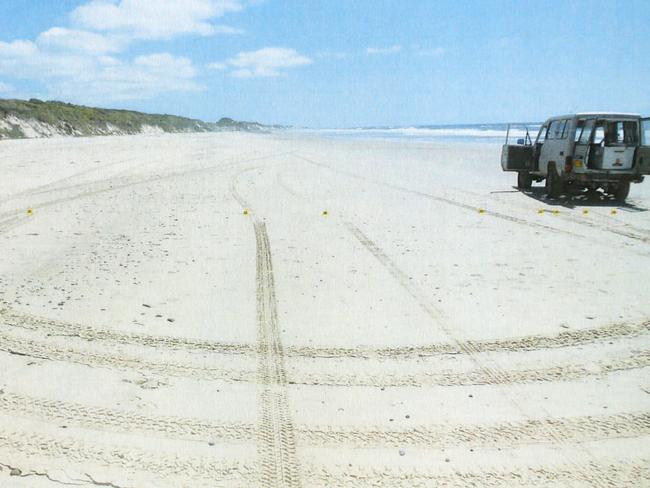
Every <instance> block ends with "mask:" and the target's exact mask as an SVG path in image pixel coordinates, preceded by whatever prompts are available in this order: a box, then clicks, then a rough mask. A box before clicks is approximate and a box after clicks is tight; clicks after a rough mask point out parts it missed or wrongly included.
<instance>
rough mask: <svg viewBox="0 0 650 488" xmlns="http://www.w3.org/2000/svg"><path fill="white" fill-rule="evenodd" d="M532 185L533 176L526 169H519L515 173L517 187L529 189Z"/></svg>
mask: <svg viewBox="0 0 650 488" xmlns="http://www.w3.org/2000/svg"><path fill="white" fill-rule="evenodd" d="M531 186H533V177H532V176H531V175H530V173H529V172H528V171H520V172H519V173H517V188H519V189H520V190H530V187H531Z"/></svg>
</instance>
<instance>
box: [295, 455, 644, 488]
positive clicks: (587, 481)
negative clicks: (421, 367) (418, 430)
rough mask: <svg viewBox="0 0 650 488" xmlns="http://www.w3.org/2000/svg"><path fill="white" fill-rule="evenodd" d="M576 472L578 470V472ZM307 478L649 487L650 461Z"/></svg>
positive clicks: (347, 472)
mask: <svg viewBox="0 0 650 488" xmlns="http://www.w3.org/2000/svg"><path fill="white" fill-rule="evenodd" d="M575 468H579V471H578V472H576V471H575ZM305 473H306V474H305V478H306V480H307V482H308V483H309V486H324V487H332V486H346V487H367V486H391V487H408V488H420V487H423V488H424V487H427V488H428V487H431V486H444V487H449V488H467V487H479V486H490V487H507V488H510V487H513V486H521V487H524V486H576V483H577V484H578V485H579V486H598V485H603V486H608V487H614V486H630V487H631V486H646V485H647V484H648V483H650V459H638V460H635V461H634V462H631V463H630V462H622V461H618V460H611V461H602V462H597V461H592V462H588V463H582V464H576V465H573V464H563V465H559V466H544V465H537V466H530V467H528V468H520V469H514V470H511V471H507V470H499V469H492V470H484V471H479V470H472V471H458V470H451V469H444V470H442V469H441V470H437V471H424V470H417V469H407V468H382V469H379V468H372V467H366V466H356V467H351V466H337V467H334V468H330V467H324V466H318V465H308V466H306V467H305Z"/></svg>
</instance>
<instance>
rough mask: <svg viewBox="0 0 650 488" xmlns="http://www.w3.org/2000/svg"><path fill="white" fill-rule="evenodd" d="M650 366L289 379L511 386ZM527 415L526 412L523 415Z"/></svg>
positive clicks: (647, 356) (648, 357)
mask: <svg viewBox="0 0 650 488" xmlns="http://www.w3.org/2000/svg"><path fill="white" fill-rule="evenodd" d="M649 366H650V350H645V351H640V352H635V353H633V354H631V355H630V356H625V357H622V358H614V359H607V360H601V361H597V362H594V363H586V364H566V365H562V366H553V367H549V368H533V369H519V370H502V369H499V370H498V373H495V369H494V368H490V367H486V366H482V365H479V366H478V367H477V368H476V369H474V370H471V371H465V372H461V373H453V372H446V371H445V372H432V373H416V374H368V373H364V372H351V373H348V374H345V373H303V372H300V371H297V372H294V373H292V374H290V375H289V383H290V384H298V385H319V386H322V385H328V386H359V387H377V388H379V387H395V386H402V387H404V386H406V387H424V386H479V385H493V386H500V385H510V384H526V383H547V382H561V381H575V380H580V379H583V378H602V377H604V376H606V375H608V374H611V373H616V372H624V371H632V370H636V369H643V368H647V367H649ZM522 413H524V412H522Z"/></svg>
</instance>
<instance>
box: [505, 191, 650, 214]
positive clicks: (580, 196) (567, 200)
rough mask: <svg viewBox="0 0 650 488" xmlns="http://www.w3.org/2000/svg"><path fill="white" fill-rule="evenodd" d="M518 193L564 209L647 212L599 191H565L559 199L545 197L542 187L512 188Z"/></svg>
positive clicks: (643, 208) (645, 209)
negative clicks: (611, 208)
mask: <svg viewBox="0 0 650 488" xmlns="http://www.w3.org/2000/svg"><path fill="white" fill-rule="evenodd" d="M513 188H514V189H515V190H517V191H518V192H519V193H521V194H523V195H526V196H527V197H529V198H532V199H534V200H537V201H538V202H542V203H545V204H546V205H552V206H561V207H565V208H580V207H617V208H620V209H621V210H625V211H628V212H647V211H648V209H647V208H645V207H639V206H638V205H634V204H633V203H629V202H625V203H621V202H618V201H616V200H615V199H614V198H613V197H610V196H609V195H606V194H605V193H603V192H601V191H571V190H569V191H567V193H566V194H565V195H562V196H561V197H560V198H550V197H548V196H546V191H545V189H544V187H543V186H533V187H532V188H531V189H530V190H520V189H518V188H517V187H513Z"/></svg>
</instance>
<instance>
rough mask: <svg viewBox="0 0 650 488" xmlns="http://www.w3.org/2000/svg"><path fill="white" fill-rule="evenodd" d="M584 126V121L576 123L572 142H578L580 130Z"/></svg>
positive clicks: (580, 134)
mask: <svg viewBox="0 0 650 488" xmlns="http://www.w3.org/2000/svg"><path fill="white" fill-rule="evenodd" d="M584 126H585V121H584V120H578V122H577V123H576V133H575V138H574V139H573V142H578V141H580V136H582V129H583V128H584Z"/></svg>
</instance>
